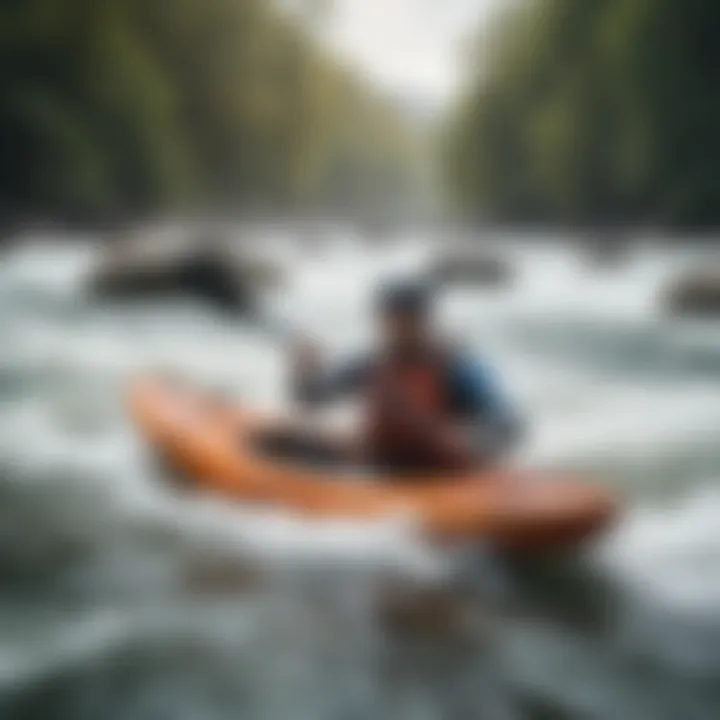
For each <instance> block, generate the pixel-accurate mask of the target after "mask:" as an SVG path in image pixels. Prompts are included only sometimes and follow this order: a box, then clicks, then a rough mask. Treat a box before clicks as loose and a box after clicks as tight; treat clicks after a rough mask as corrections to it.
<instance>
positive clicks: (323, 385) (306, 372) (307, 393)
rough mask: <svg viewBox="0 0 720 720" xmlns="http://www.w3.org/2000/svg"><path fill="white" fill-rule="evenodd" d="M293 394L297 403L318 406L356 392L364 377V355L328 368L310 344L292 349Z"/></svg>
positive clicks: (365, 364) (365, 367) (365, 363)
mask: <svg viewBox="0 0 720 720" xmlns="http://www.w3.org/2000/svg"><path fill="white" fill-rule="evenodd" d="M291 362H292V368H291V370H292V378H291V383H292V394H293V397H294V399H295V401H296V402H298V403H301V404H304V405H319V404H322V403H325V402H329V401H331V400H334V399H336V398H338V397H340V396H343V395H347V394H350V393H354V392H356V391H357V390H358V389H359V388H360V386H361V385H362V382H363V380H364V378H365V374H366V369H367V362H366V360H365V358H354V359H352V360H350V361H346V362H344V363H341V364H339V365H337V366H335V367H328V366H327V364H326V363H325V362H324V361H323V359H322V357H321V355H320V353H319V351H318V350H317V348H315V347H314V346H312V345H303V346H300V347H297V348H295V350H294V354H293V357H292V360H291Z"/></svg>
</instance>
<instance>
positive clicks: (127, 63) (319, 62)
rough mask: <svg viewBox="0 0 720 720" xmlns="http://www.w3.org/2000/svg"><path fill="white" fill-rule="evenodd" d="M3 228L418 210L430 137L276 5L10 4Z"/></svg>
mask: <svg viewBox="0 0 720 720" xmlns="http://www.w3.org/2000/svg"><path fill="white" fill-rule="evenodd" d="M0 91H1V92H2V98H3V102H2V105H1V106H0V159H1V162H0V220H4V221H13V220H15V219H17V218H21V219H22V218H26V217H31V218H40V219H43V218H50V219H58V218H62V219H66V220H71V221H83V222H87V221H89V222H94V221H99V220H100V221H102V220H105V219H108V218H124V217H134V216H138V215H144V214H148V213H153V212H157V211H173V210H175V211H177V210H180V209H182V210H183V211H188V210H190V211H191V212H192V211H194V210H197V211H207V210H208V209H215V210H222V211H225V210H232V211H233V212H242V211H244V210H246V209H249V208H252V209H253V211H257V210H260V211H270V212H279V211H280V210H282V211H283V212H292V213H299V212H319V211H323V210H327V209H330V208H332V209H333V211H335V212H344V213H347V214H351V215H352V214H360V215H362V214H370V213H375V214H378V213H379V214H382V213H391V212H405V213H412V212H414V211H415V210H416V209H417V208H418V207H419V206H420V205H421V204H422V200H420V199H419V198H420V196H421V195H422V190H421V189H420V187H419V180H418V177H419V173H418V144H419V142H418V137H417V133H416V132H415V128H413V127H411V126H409V125H408V123H407V122H405V120H406V118H405V117H404V116H403V114H402V113H401V112H398V110H397V109H396V108H395V107H394V106H393V104H392V103H391V102H390V101H389V100H388V99H387V98H385V97H383V96H381V95H380V94H379V93H378V92H376V91H373V90H371V89H370V88H368V87H366V86H365V85H364V84H363V82H362V81H361V78H360V77H359V76H357V75H355V74H354V73H353V72H352V71H351V70H350V69H348V68H347V67H345V66H344V65H343V64H342V63H341V62H339V61H338V60H337V59H336V58H334V57H333V56H332V55H331V54H330V53H329V52H327V51H325V50H323V49H321V47H320V44H319V43H318V42H317V41H316V40H315V38H314V36H313V33H312V32H311V31H310V30H309V29H308V28H307V26H303V24H302V23H301V22H299V21H298V20H297V19H294V20H293V19H292V18H291V17H290V16H289V15H288V14H287V13H286V12H284V11H283V10H282V9H281V8H278V7H276V6H275V5H274V4H273V3H272V2H268V1H267V0H234V1H233V2H227V1H226V0H152V1H148V0H103V2H98V1H97V0H22V1H21V2H18V1H16V0H13V1H12V2H4V3H2V5H1V6H0Z"/></svg>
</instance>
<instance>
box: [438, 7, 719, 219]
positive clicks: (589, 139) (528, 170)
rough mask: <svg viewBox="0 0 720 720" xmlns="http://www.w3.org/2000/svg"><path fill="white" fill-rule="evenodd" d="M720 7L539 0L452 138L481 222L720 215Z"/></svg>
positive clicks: (516, 19)
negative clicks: (719, 81)
mask: <svg viewBox="0 0 720 720" xmlns="http://www.w3.org/2000/svg"><path fill="white" fill-rule="evenodd" d="M719 29H720V5H717V4H714V3H712V2H708V1H707V0H683V1H682V2H678V1H677V0H582V2H578V1H577V0H534V2H531V3H529V4H527V5H523V6H521V7H515V9H513V10H512V11H510V12H509V13H508V14H506V15H505V16H504V17H503V18H502V22H501V23H500V24H498V26H497V27H496V28H495V32H494V34H493V36H492V37H491V39H490V43H489V46H488V52H487V53H486V54H485V56H484V58H483V62H480V63H478V65H479V68H480V69H479V72H478V74H477V76H476V77H475V78H474V80H473V81H472V83H471V86H470V88H469V90H468V92H467V93H466V94H465V96H464V97H463V98H462V100H461V102H460V103H459V106H458V108H457V110H456V113H455V116H454V117H453V120H452V123H451V128H450V130H449V132H448V136H447V139H446V140H447V144H446V148H445V150H446V152H445V161H446V167H447V169H448V178H449V182H450V184H451V186H452V190H453V196H454V197H455V198H456V200H457V201H458V203H459V205H460V207H461V208H462V209H463V210H464V211H465V212H466V213H467V214H468V215H470V216H473V217H475V218H484V219H489V220H497V221H512V222H554V223H563V224H630V223H655V224H667V225H677V226H698V225H710V224H715V223H717V222H718V220H720V131H719V129H720V85H718V84H717V77H718V72H719V71H720V45H718V43H717V37H718V30H719Z"/></svg>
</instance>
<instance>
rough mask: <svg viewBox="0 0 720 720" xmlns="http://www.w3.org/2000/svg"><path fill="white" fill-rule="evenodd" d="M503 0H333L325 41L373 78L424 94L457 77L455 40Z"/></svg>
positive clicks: (437, 93)
mask: <svg viewBox="0 0 720 720" xmlns="http://www.w3.org/2000/svg"><path fill="white" fill-rule="evenodd" d="M502 1H503V0H335V3H334V8H335V9H334V11H333V13H332V16H331V18H330V20H329V26H328V34H329V39H330V42H331V43H332V45H333V46H335V47H336V48H337V49H338V50H340V51H341V52H342V53H343V54H344V55H345V56H347V57H349V58H350V59H351V60H352V61H353V62H354V63H355V64H356V65H358V66H360V67H361V68H362V69H363V70H364V71H365V72H367V74H368V75H369V76H370V77H371V78H372V79H373V80H375V81H376V82H380V83H381V84H382V85H384V86H385V87H388V88H390V89H393V90H397V91H399V92H401V93H407V94H412V95H417V96H424V97H427V99H428V100H434V101H438V102H442V101H443V100H445V99H446V98H448V97H449V96H450V95H451V94H452V92H453V91H454V89H455V88H456V87H457V83H458V81H459V78H460V72H461V63H459V62H458V60H459V57H458V50H457V48H458V44H459V43H460V42H461V41H462V40H463V39H465V38H467V37H468V36H469V35H470V34H471V33H472V31H473V28H477V27H480V26H481V25H482V24H483V23H485V22H487V19H488V18H489V17H490V14H491V13H492V12H493V9H496V8H497V7H498V6H499V5H500V3H501V2H502Z"/></svg>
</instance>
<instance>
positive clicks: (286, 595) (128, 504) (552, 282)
mask: <svg viewBox="0 0 720 720" xmlns="http://www.w3.org/2000/svg"><path fill="white" fill-rule="evenodd" d="M265 245H267V246H269V247H270V246H272V247H275V249H276V251H277V255H278V257H279V259H280V260H281V261H282V262H283V263H284V264H285V265H286V266H287V267H288V268H289V277H288V280H287V283H286V284H285V285H284V286H283V288H282V289H281V290H278V291H277V292H275V294H273V295H271V296H268V297H267V298H266V303H267V306H268V308H270V309H272V311H273V312H276V313H278V314H279V315H281V316H282V317H284V318H289V319H290V320H292V322H294V323H296V324H297V325H298V326H299V327H306V328H308V329H309V330H311V331H312V332H314V333H315V334H316V336H317V337H319V338H320V339H321V340H322V341H323V342H324V343H325V344H326V345H327V347H328V348H329V349H330V350H331V351H336V352H338V353H341V352H344V351H348V350H351V349H352V348H354V347H357V346H359V345H361V344H362V343H363V342H364V340H365V339H366V337H367V333H368V317H367V316H368V313H367V301H368V293H369V291H370V289H371V288H372V286H373V284H374V283H375V282H377V280H378V278H382V277H383V276H384V275H385V274H387V273H390V272H393V271H395V270H398V271H400V270H402V271H408V270H411V269H412V268H413V267H417V266H421V265H422V263H423V261H424V257H425V256H426V254H427V253H428V252H429V245H428V243H425V242H423V239H422V238H418V237H408V238H402V239H399V240H398V243H397V244H396V245H393V246H392V247H390V248H384V249H382V250H378V249H373V250H368V249H367V245H365V244H363V243H362V242H360V241H359V240H358V239H357V238H353V237H351V236H350V235H349V234H348V233H344V232H341V231H338V232H337V238H335V241H333V242H332V243H330V246H329V247H328V248H327V249H325V250H323V251H322V252H315V253H313V255H312V257H305V256H304V255H303V253H302V252H301V251H299V250H297V249H296V248H294V246H293V243H292V238H289V237H284V236H282V233H280V234H279V233H277V232H275V233H271V232H270V231H268V236H267V238H266V243H265ZM96 252H97V251H96V250H95V249H94V246H93V245H92V244H91V243H87V242H85V241H82V240H80V239H73V238H52V239H51V238H43V237H39V236H38V237H36V238H32V239H31V240H30V241H29V242H27V243H26V244H23V245H21V246H19V247H17V248H15V249H11V250H8V251H6V253H5V255H4V257H3V259H2V263H1V264H0V339H1V341H0V717H2V718H8V719H9V720H25V719H34V718H42V719H43V720H56V719H57V720H60V719H62V720H65V719H67V720H70V719H72V720H96V719H99V718H103V720H164V719H167V720H230V718H245V719H247V720H286V719H287V720H335V719H336V718H337V719H338V720H340V719H342V720H351V719H353V718H357V719H358V720H367V719H368V718H373V719H378V720H380V719H384V718H387V719H388V720H390V719H392V720H448V719H453V718H463V719H464V718H487V719H489V720H505V719H508V720H514V719H518V720H525V719H526V718H527V719H530V720H535V719H537V720H546V719H548V720H549V719H557V720H562V719H566V718H567V719H569V720H575V719H576V718H577V719H583V718H588V719H593V718H597V719H598V720H644V719H645V718H647V719H648V720H664V719H667V720H694V719H697V720H705V719H706V718H707V720H714V719H716V718H718V717H720V445H718V442H717V440H718V436H719V434H720V433H719V432H718V431H720V325H713V324H712V323H704V324H698V323H691V322H684V321H678V320H669V319H667V318H665V317H664V316H663V314H662V312H661V308H660V307H659V305H658V302H657V298H658V293H659V290H660V288H661V287H662V286H663V284H664V283H665V282H666V279H667V278H669V277H672V276H673V275H675V274H677V273H678V272H680V271H681V270H682V269H683V267H685V266H686V265H688V264H691V263H696V262H697V261H698V257H697V256H698V254H700V255H701V254H702V252H707V251H696V252H691V251H690V250H684V251H678V250H660V249H654V248H652V247H648V248H645V249H639V250H638V251H637V252H636V253H634V254H631V256H630V257H629V258H628V259H627V261H626V262H624V263H623V264H621V265H619V266H618V267H615V268H606V269H603V270H598V269H593V268H592V267H591V266H589V265H588V264H587V263H586V262H585V260H584V259H583V257H582V256H581V255H580V254H579V253H577V252H575V251H574V250H573V249H571V247H569V246H564V245H562V244H561V243H559V242H557V243H551V242H547V243H545V244H542V245H538V244H529V243H527V244H522V243H520V244H519V245H516V244H512V245H508V246H507V247H504V248H503V252H506V253H507V254H508V256H509V257H510V261H511V262H512V263H513V265H514V267H515V269H516V272H517V283H516V284H515V286H514V287H513V288H511V289H509V290H507V291H500V292H488V291H482V290H473V289H464V290H457V291H454V292H450V293H448V294H447V297H445V298H444V300H443V304H442V314H443V318H444V322H445V324H446V326H447V327H448V329H449V330H450V331H452V332H454V333H455V334H457V335H458V336H460V337H461V338H462V340H463V341H464V342H466V343H468V344H470V345H472V346H474V347H476V348H477V349H478V350H481V351H482V352H483V353H485V354H486V355H487V356H488V357H490V358H491V359H492V361H493V362H494V364H495V365H496V367H497V368H498V369H499V371H500V374H501V376H502V378H503V381H504V384H505V386H506V387H507V389H508V391H509V392H510V393H511V395H512V396H513V398H514V400H515V402H516V403H517V404H518V406H519V407H520V408H521V409H522V411H523V412H524V413H525V415H526V417H527V419H528V423H529V426H530V428H531V432H530V436H529V438H528V441H527V443H526V445H525V446H524V447H523V449H522V451H521V454H520V457H519V458H518V462H519V463H522V464H525V465H531V466H552V467H562V468H570V469H573V470H578V471H580V472H583V473H586V474H588V475H591V476H593V477H596V478H598V480H599V481H600V482H604V483H607V484H609V485H611V486H613V487H616V488H617V489H618V490H619V492H621V493H622V495H623V497H624V503H625V512H624V514H623V518H622V519H621V521H620V522H619V524H618V526H617V527H616V528H614V529H613V530H612V532H611V533H609V535H608V536H607V537H605V538H603V539H602V540H601V541H600V542H598V543H597V544H596V545H594V546H593V547H591V548H588V549H587V551H586V552H584V553H583V554H582V555H581V556H580V557H574V558H562V559H555V560H553V561H544V562H542V563H537V564H535V563H527V562H525V563H522V564H518V566H517V567H515V566H514V564H512V566H511V563H508V562H505V561H502V560H500V559H499V558H497V557H496V556H495V555H494V554H493V553H492V550H491V549H489V548H482V547H475V548H453V549H448V548H444V549H441V548H437V547H430V546H428V545H427V544H426V543H424V542H423V540H422V539H421V538H419V537H418V536H417V535H416V534H415V533H414V531H413V528H412V524H411V523H408V522H404V521H400V520H399V521H397V522H394V521H393V522H385V523H380V524H375V525H363V524H348V523H339V522H326V523H320V524H318V523H307V522H302V521H299V520H298V519H296V518H293V517H291V516H286V515H282V514H279V513H272V512H269V511H263V512H253V511H249V510H247V509H242V508H236V507H230V506H228V505H226V504H224V503H223V502H221V501H218V500H215V499H209V498H189V497H183V496H177V495H175V494H173V493H172V492H171V491H170V490H169V489H168V487H167V486H165V485H164V484H163V483H162V482H160V480H159V477H160V476H159V473H158V470H157V468H156V467H155V466H154V465H153V463H152V460H151V458H150V457H149V456H148V453H147V452H146V448H144V447H143V444H142V442H141V441H140V439H139V438H137V437H136V435H135V433H134V432H133V428H132V427H131V426H130V424H129V423H128V420H127V418H126V416H125V413H124V410H123V405H122V387H123V383H124V382H125V381H126V380H127V378H129V377H131V376H132V375H133V374H135V373H138V372H142V371H143V370H146V369H147V368H151V367H152V368H158V367H162V368H170V369H173V370H174V371H176V372H182V373H184V374H185V375H187V376H188V377H190V378H192V379H194V380H195V381H197V382H199V383H203V384H205V385H207V386H209V387H212V388H221V389H223V390H224V391H225V392H228V393H231V394H233V395H235V396H237V397H238V398H241V399H242V401H243V402H249V403H257V404H263V405H281V404H282V402H283V387H284V383H283V372H284V366H283V362H282V357H281V354H280V352H279V350H278V348H277V346H276V345H275V344H274V343H273V342H272V340H270V339H268V338H267V337H265V336H264V335H263V334H262V333H261V332H259V331H257V330H253V329H252V328H248V327H244V326H242V325H241V324H239V323H236V322H231V321H230V320H227V319H222V318H218V317H216V316H215V315H214V314H213V313H212V312H211V311H210V310H209V309H208V308H206V307H203V306H202V304H199V303H193V302H191V301H183V302H178V301H169V300H168V301H163V302H158V303H153V304H149V303H148V304H139V303H132V304H127V305H118V304H116V305H112V306H111V305H107V304H102V303H98V302H97V301H93V300H92V299H91V298H89V297H88V296H87V295H86V293H85V292H84V279H85V278H86V275H87V272H88V269H89V267H90V266H91V264H92V262H93V258H94V255H95V253H96Z"/></svg>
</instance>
